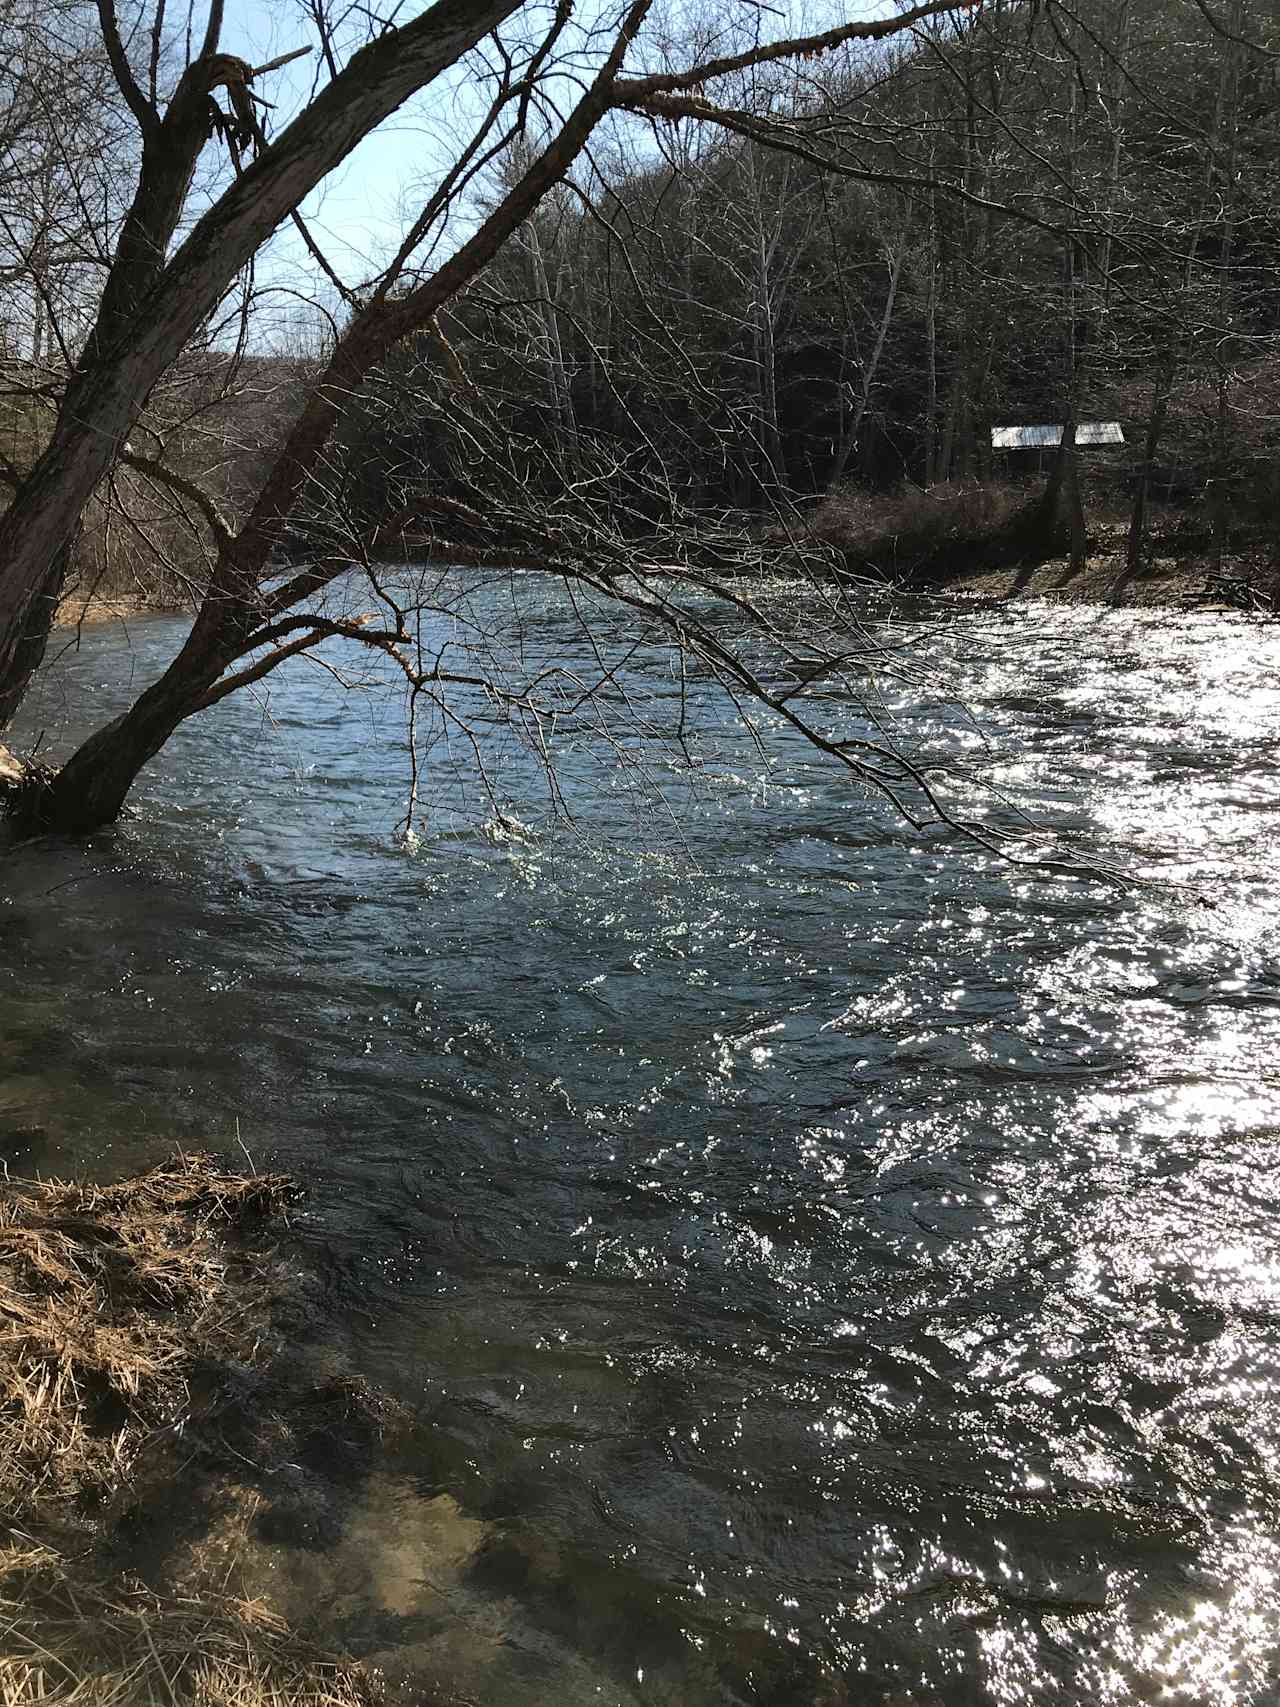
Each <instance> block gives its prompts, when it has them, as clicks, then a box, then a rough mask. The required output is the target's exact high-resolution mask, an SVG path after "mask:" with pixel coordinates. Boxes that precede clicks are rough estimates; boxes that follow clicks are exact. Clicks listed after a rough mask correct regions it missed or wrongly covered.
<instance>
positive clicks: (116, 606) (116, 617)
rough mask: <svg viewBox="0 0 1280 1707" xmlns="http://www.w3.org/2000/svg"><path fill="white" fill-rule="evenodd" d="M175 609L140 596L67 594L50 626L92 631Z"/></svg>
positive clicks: (166, 603) (160, 614) (169, 604)
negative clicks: (112, 623)
mask: <svg viewBox="0 0 1280 1707" xmlns="http://www.w3.org/2000/svg"><path fill="white" fill-rule="evenodd" d="M174 608H175V607H174V606H173V605H172V604H171V603H169V602H167V601H162V600H153V599H147V598H143V597H142V596H141V595H140V594H133V593H129V594H126V593H121V594H104V595H102V596H99V595H98V594H96V593H94V594H90V595H88V596H86V595H85V594H84V593H80V592H73V593H68V594H67V595H66V597H65V598H63V600H62V601H61V603H60V604H59V606H58V609H57V614H56V615H55V616H54V619H53V622H54V627H55V628H93V627H97V626H98V625H99V624H100V623H104V622H128V621H129V620H130V619H131V618H133V617H140V616H163V615H165V614H167V613H171V612H172V611H173V609H174Z"/></svg>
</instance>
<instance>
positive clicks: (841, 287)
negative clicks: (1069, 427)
mask: <svg viewBox="0 0 1280 1707" xmlns="http://www.w3.org/2000/svg"><path fill="white" fill-rule="evenodd" d="M1246 26H1247V27H1246ZM1276 44H1280V23H1278V20H1277V14H1276V8H1275V7H1274V6H1266V7H1259V6H1256V5H1254V6H1249V7H1246V6H1244V5H1243V4H1242V3H1241V0H1228V3H1226V4H1222V5H1218V6H1216V7H1213V6H1210V5H1208V4H1207V3H1206V4H1205V5H1204V6H1201V5H1200V4H1199V0H1074V3H1073V4H1071V5H1064V4H1059V3H1057V0H1054V3H1053V4H1048V3H1044V4H1037V3H1033V0H1022V3H1017V0H988V3H987V4H986V5H984V6H982V7H981V8H979V9H977V10H976V11H975V10H974V9H973V8H969V7H966V8H957V9H956V10H955V11H953V12H950V13H947V14H944V15H942V16H940V17H938V18H935V19H933V20H931V21H929V22H927V23H924V24H921V25H919V26H918V27H917V28H916V30H915V31H914V32H913V33H912V35H911V36H910V37H909V38H905V39H899V40H895V41H894V42H892V43H891V44H889V45H888V46H887V47H886V48H885V49H883V50H882V51H881V52H879V53H877V54H874V55H866V56H863V57H862V58H861V59H860V60H858V61H857V62H849V61H846V62H844V63H842V64H840V65H839V66H838V67H829V66H825V65H820V66H817V67H814V68H812V69H810V68H809V67H808V66H806V65H804V64H803V63H802V64H801V66H800V67H799V68H798V69H797V68H794V67H793V68H788V69H787V71H786V72H785V74H781V75H779V74H775V73H770V74H758V73H756V72H752V73H750V74H748V75H745V76H744V77H743V79H742V80H741V82H740V85H739V86H738V87H737V88H736V89H735V90H734V92H733V100H732V103H731V104H732V108H733V110H732V111H731V112H730V111H724V112H721V113H720V114H719V115H717V113H716V112H715V110H714V107H713V105H712V103H710V102H705V101H700V100H698V99H680V98H672V99H669V100H667V101H665V102H663V101H662V100H661V99H659V100H658V101H657V102H651V103H650V107H649V109H648V111H647V115H646V116H647V122H646V124H644V125H643V126H640V125H638V124H636V123H635V122H632V123H630V124H628V123H626V122H617V121H615V123H614V125H613V127H612V129H611V132H610V135H609V137H608V139H607V141H606V143H605V145H604V146H600V147H598V148H597V149H596V150H595V151H594V152H593V153H592V155H591V156H590V159H589V160H584V161H582V162H580V163H579V166H578V168H577V169H576V170H575V172H574V174H573V175H572V177H571V178H569V179H568V180H566V182H565V183H564V184H562V185H561V186H560V187H559V188H558V189H557V191H556V192H555V194H554V195H551V196H548V197H547V198H545V199H544V200H543V202H542V203H541V205H540V207H539V208H538V210H537V212H536V214H535V215H534V216H533V217H532V218H531V219H530V220H529V221H528V222H527V223H526V225H525V226H524V227H523V229H522V230H521V232H520V233H519V234H518V236H517V238H516V240H515V241H513V242H512V243H510V244H508V245H507V246H506V247H505V248H504V249H503V251H502V252H501V254H500V255H498V256H496V257H495V259H494V260H493V262H492V263H491V264H490V266H489V267H488V268H487V269H486V270H485V272H484V273H483V275H481V276H480V277H479V278H477V279H476V280H475V281H474V283H473V284H472V286H471V287H470V288H469V289H468V290H467V291H466V292H465V293H464V294H463V295H462V296H461V297H460V298H458V299H457V300H455V301H454V302H453V303H451V304H450V305H449V307H448V309H447V310H446V311H445V314H444V316H443V317H442V318H441V320H440V322H439V323H438V326H437V327H436V328H435V329H433V330H430V331H427V332H424V333H422V334H419V335H418V336H417V338H416V339H415V340H413V341H412V342H411V343H410V345H408V346H406V347H404V348H402V349H401V350H400V351H399V352H397V354H396V356H395V357H394V358H393V364H394V365H395V367H396V370H397V371H396V375H395V379H396V381H403V380H405V379H406V378H409V379H411V380H412V382H413V383H412V384H411V385H410V386H409V388H408V389H407V390H404V389H403V387H401V398H400V406H399V408H397V406H396V401H395V396H394V393H395V391H396V389H397V387H396V384H395V383H390V384H389V385H388V388H387V391H386V394H385V395H384V396H383V397H382V399H381V400H380V401H379V402H377V403H374V402H373V401H372V400H370V402H369V403H368V404H367V405H364V406H360V407H358V408H357V409H356V411H355V412H354V414H353V417H352V419H351V420H350V421H349V422H348V423H347V425H346V428H345V430H344V439H345V443H346V444H347V446H348V448H349V450H350V451H351V452H352V453H353V454H352V456H351V458H350V466H352V467H355V468H358V469H359V471H360V490H359V492H358V498H359V501H360V503H361V504H362V505H364V506H366V507H367V508H368V509H369V510H370V511H372V512H374V513H377V512H379V511H381V512H383V513H389V512H391V511H392V510H394V509H395V508H396V507H397V506H398V505H399V504H401V503H408V502H412V497H413V493H414V492H415V490H417V489H418V488H420V486H421V484H422V479H423V476H424V474H425V475H427V476H428V477H429V478H430V480H431V481H432V482H435V483H440V482H443V485H444V488H445V489H447V490H448V491H450V492H451V493H452V495H453V496H454V497H456V498H458V499H464V500H476V501H482V497H483V493H482V490H481V488H482V485H483V481H481V482H480V483H479V484H476V485H473V484H472V483H471V482H470V481H469V478H468V470H470V469H472V468H473V467H474V466H475V464H474V458H473V457H472V455H471V452H470V450H469V449H468V446H467V443H466V434H465V432H464V433H462V434H459V433H458V432H457V431H455V430H454V427H453V425H452V424H451V419H450V414H451V411H450V409H449V408H448V407H445V406H444V405H443V403H442V406H441V407H440V409H439V410H432V409H431V408H430V407H429V398H430V395H431V393H432V388H433V376H434V380H435V383H436V386H437V389H438V390H439V391H440V394H441V396H442V397H443V395H444V392H446V391H447V390H448V388H449V387H450V386H451V385H452V383H453V376H454V374H455V372H456V371H458V370H460V371H461V373H462V374H463V375H464V376H465V380H466V383H467V384H468V385H469V386H470V387H472V388H473V390H474V393H475V395H476V396H478V397H481V398H483V399H484V405H485V408H486V410H487V411H489V412H490V413H491V414H494V415H496V416H497V417H499V418H500V419H501V421H502V423H503V424H504V426H505V428H506V429H507V431H508V432H509V434H510V435H511V438H512V441H513V443H519V444H523V445H524V446H525V447H526V454H525V456H524V458H523V460H521V459H520V458H519V457H517V458H516V466H517V470H518V475H519V478H521V479H523V480H525V481H526V482H529V481H532V482H535V483H537V482H540V483H541V485H542V488H543V490H544V491H546V492H548V493H549V492H550V491H552V490H553V489H554V488H555V487H556V486H557V485H558V484H560V483H562V482H563V481H565V480H571V479H572V478H573V476H574V473H575V471H578V472H583V471H584V470H586V469H587V468H588V467H589V468H590V469H591V470H592V478H593V479H604V480H607V481H609V482H610V483H611V489H612V490H613V491H614V492H615V493H616V494H617V495H618V496H619V498H623V497H625V498H626V500H627V501H628V502H629V503H631V504H633V505H634V509H635V516H636V522H637V525H638V526H640V525H644V524H645V523H647V522H652V521H653V520H654V519H655V518H656V516H657V515H658V514H659V513H661V512H662V511H663V510H664V508H670V507H674V506H679V507H681V508H683V509H686V510H689V511H694V512H697V511H700V510H712V511H755V512H766V513H767V512H769V511H770V510H772V509H778V510H785V509H786V508H787V507H788V505H789V504H790V503H791V502H792V501H793V500H794V499H796V498H806V497H812V496H814V495H819V494H822V493H824V492H827V491H828V490H830V489H831V488H833V487H838V486H841V485H848V486H853V487H865V488H871V489H878V490H887V489H891V488H894V487H897V486H900V485H901V484H902V483H903V482H909V483H912V484H914V485H918V486H920V487H930V486H933V485H935V484H936V483H939V482H948V481H973V480H980V481H990V480H992V479H994V478H998V477H1002V476H1003V477H1007V476H1008V475H1009V474H1010V473H1014V474H1017V473H1018V472H1019V462H1018V459H1017V458H1014V459H1013V460H1012V463H1010V461H1009V459H1002V458H1001V457H1000V456H999V455H993V452H992V448H991V438H990V429H991V427H992V426H993V425H994V424H1000V423H1015V422H1024V423H1030V422H1047V423H1061V422H1064V421H1066V420H1068V419H1071V420H1073V421H1085V420H1098V419H1103V420H1111V419H1118V420H1120V421H1121V422H1122V423H1123V426H1124V430H1125V434H1126V438H1127V441H1128V446H1127V449H1126V451H1124V452H1123V453H1120V454H1118V455H1115V456H1113V457H1112V458H1111V459H1110V460H1109V461H1105V460H1104V461H1100V462H1099V464H1098V469H1097V474H1098V477H1100V478H1101V479H1103V480H1104V481H1105V482H1106V483H1107V485H1108V487H1109V496H1110V498H1111V500H1112V501H1113V502H1115V503H1121V502H1122V503H1123V504H1125V505H1127V506H1133V507H1134V508H1135V509H1136V510H1137V512H1138V518H1137V519H1138V527H1139V533H1141V529H1142V527H1143V525H1144V523H1145V520H1146V515H1147V512H1148V509H1149V503H1150V500H1151V499H1152V497H1154V498H1156V499H1162V500H1164V501H1166V502H1169V501H1172V502H1174V503H1176V504H1179V505H1181V506H1183V507H1184V508H1187V509H1190V508H1192V507H1199V509H1200V513H1201V515H1202V517H1203V519H1204V521H1205V523H1206V525H1209V526H1211V528H1212V530H1213V532H1214V533H1215V535H1217V536H1218V537H1219V538H1220V539H1226V538H1228V537H1229V536H1230V535H1231V534H1232V533H1233V531H1234V532H1236V533H1239V532H1241V531H1245V532H1249V531H1258V530H1261V531H1263V532H1267V531H1268V530H1270V529H1271V528H1272V527H1273V524H1274V523H1275V522H1276V520H1277V519H1280V490H1278V489H1277V476H1276V473H1275V468H1276V461H1275V452H1276V450H1277V448H1278V440H1280V433H1278V432H1277V412H1278V411H1277V405H1276V403H1275V401H1274V397H1275V379H1276V376H1277V374H1278V373H1280V367H1278V366H1277V354H1278V346H1277V341H1276V340H1277V334H1278V333H1280V320H1278V315H1280V225H1278V219H1280V101H1278V99H1277V94H1278V90H1277V66H1278V65H1280V58H1277V56H1276V51H1275V48H1276ZM728 104H729V103H727V102H726V106H727V105H728ZM1024 460H1025V459H1024ZM354 495H355V494H353V496H354Z"/></svg>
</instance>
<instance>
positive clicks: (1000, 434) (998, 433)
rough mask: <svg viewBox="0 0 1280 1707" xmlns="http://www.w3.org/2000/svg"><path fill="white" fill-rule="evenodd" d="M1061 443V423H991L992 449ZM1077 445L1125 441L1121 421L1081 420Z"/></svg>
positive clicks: (1047, 447) (1038, 447)
mask: <svg viewBox="0 0 1280 1707" xmlns="http://www.w3.org/2000/svg"><path fill="white" fill-rule="evenodd" d="M1061 443H1062V423H1061V422H1060V421H1059V422H1058V423H1057V424H1056V425H1055V426H1047V427H992V429H991V448H992V450H1052V449H1053V447H1054V446H1055V445H1059V444H1061ZM1076 443H1077V444H1078V445H1122V444H1123V443H1124V434H1123V432H1121V430H1120V423H1119V421H1078V422H1077V423H1076Z"/></svg>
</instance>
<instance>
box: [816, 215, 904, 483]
mask: <svg viewBox="0 0 1280 1707" xmlns="http://www.w3.org/2000/svg"><path fill="white" fill-rule="evenodd" d="M906 247H907V245H906V237H905V234H904V236H903V240H902V242H901V244H900V245H899V246H898V249H897V251H896V253H894V254H893V255H891V256H890V258H889V283H888V288H887V290H886V293H885V299H884V312H883V313H882V314H881V316H880V325H879V326H878V328H877V329H876V341H875V343H874V345H873V346H872V349H871V355H870V358H869V359H868V361H867V363H866V365H865V366H864V367H863V370H862V390H861V392H860V394H859V396H858V401H857V403H856V404H855V405H854V410H853V416H852V418H851V419H850V422H849V425H848V427H847V428H846V429H845V432H844V436H843V438H842V439H841V442H840V447H839V449H838V450H837V452H836V460H835V466H834V468H833V469H832V471H831V478H830V480H829V481H828V482H827V489H828V491H832V490H834V489H835V487H837V486H838V485H839V484H840V482H841V481H842V480H843V479H844V472H845V469H846V468H847V467H848V464H849V457H850V455H851V453H852V452H853V449H854V447H855V445H856V444H857V442H858V434H859V432H860V431H861V429H862V422H863V418H864V417H865V415H866V413H867V406H868V405H869V403H870V402H871V392H872V389H873V387H874V386H875V383H876V373H877V372H878V370H879V367H880V357H881V356H882V355H883V354H884V344H885V339H886V338H887V337H888V335H889V327H890V324H891V323H892V320H893V308H894V304H895V302H896V301H897V298H898V279H899V277H900V276H901V273H902V261H903V256H904V255H905V254H906Z"/></svg>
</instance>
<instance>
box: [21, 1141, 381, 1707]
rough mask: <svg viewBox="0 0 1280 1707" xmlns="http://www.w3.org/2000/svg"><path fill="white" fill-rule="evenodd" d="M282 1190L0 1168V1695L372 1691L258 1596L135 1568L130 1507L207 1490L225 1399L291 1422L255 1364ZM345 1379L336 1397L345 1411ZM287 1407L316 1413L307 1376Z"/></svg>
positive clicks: (201, 1698)
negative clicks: (84, 1178) (250, 1376)
mask: <svg viewBox="0 0 1280 1707" xmlns="http://www.w3.org/2000/svg"><path fill="white" fill-rule="evenodd" d="M293 1195H294V1192H293V1188H292V1187H291V1185H290V1184H289V1182H288V1181H287V1180H284V1179H282V1178H280V1177H278V1176H273V1175H248V1176H247V1175H244V1174H239V1173H236V1172H233V1171H231V1170H229V1169H227V1168H224V1167H223V1166H222V1165H221V1164H219V1163H218V1162H217V1161H216V1160H214V1159H213V1158H211V1157H209V1156H207V1155H181V1154H180V1155H178V1156H176V1157H175V1158H174V1159H173V1161H171V1162H169V1163H166V1164H164V1165H162V1166H161V1167H158V1168H154V1169H151V1170H149V1171H148V1172H146V1173H144V1174H141V1175H139V1176H137V1177H136V1178H134V1179H131V1180H126V1181H123V1182H121V1183H118V1184H114V1185H107V1186H96V1185H83V1184H75V1183H69V1182H65V1181H49V1180H43V1181H42V1180H21V1181H16V1180H10V1179H5V1180H4V1181H3V1182H0V1521H2V1523H3V1533H2V1534H0V1703H3V1704H4V1707H28V1704H29V1703H30V1704H34V1703H36V1702H40V1703H64V1702H65V1703H75V1704H77V1707H78V1704H80V1703H90V1702H92V1703H94V1704H95V1707H115V1704H117V1703H119V1704H120V1707H124V1704H125V1703H134V1702H144V1701H146V1702H150V1701H154V1702H162V1703H166V1704H167V1707H187V1704H188V1703H191V1704H193V1707H194V1704H196V1703H199V1704H201V1707H232V1704H235V1707H268V1704H276V1703H280V1704H283V1703H285V1702H288V1703H290V1704H291V1707H366V1704H368V1703H370V1702H372V1701H374V1700H375V1699H377V1698H378V1697H379V1694H380V1688H379V1682H378V1679H377V1678H376V1676H374V1675H373V1674H371V1673H369V1672H367V1671H365V1670H364V1669H362V1668H361V1667H360V1666H359V1665H358V1664H356V1663H355V1662H353V1661H349V1660H345V1659H343V1658H341V1657H336V1656H334V1655H332V1654H330V1653H328V1652H327V1651H326V1650H325V1648H324V1646H323V1645H322V1644H321V1643H320V1642H319V1641H318V1640H317V1639H315V1638H314V1637H313V1636H312V1635H310V1634H309V1633H308V1632H305V1631H301V1630H294V1629H291V1628H290V1627H289V1626H288V1625H287V1624H286V1623H285V1621H284V1619H283V1618H282V1617H281V1616H280V1615H279V1614H278V1612H277V1611H276V1610H275V1609H274V1608H273V1607H272V1606H271V1605H269V1604H266V1603H264V1602H263V1601H261V1600H257V1601H250V1600H246V1599H244V1598H242V1597H240V1596H237V1595H236V1594H235V1593H234V1592H231V1591H230V1590H229V1589H228V1588H227V1587H226V1586H225V1583H223V1582H220V1581H218V1580H216V1579H215V1580H209V1581H201V1580H199V1579H198V1578H196V1579H193V1578H192V1577H191V1575H190V1573H189V1572H188V1574H187V1575H186V1576H185V1577H184V1579H183V1580H182V1581H181V1582H173V1583H166V1582H165V1581H164V1580H163V1579H162V1578H161V1579H160V1580H157V1578H156V1576H155V1573H153V1572H152V1573H147V1572H145V1571H142V1570H139V1569H138V1568H137V1548H136V1545H135V1540H134V1538H135V1536H136V1532H137V1530H138V1528H139V1523H140V1519H141V1520H142V1522H143V1524H144V1526H145V1523H146V1522H147V1521H151V1520H152V1519H153V1518H154V1516H156V1515H158V1514H164V1513H168V1512H170V1511H174V1510H176V1511H182V1510H183V1509H185V1508H187V1507H189V1506H190V1503H191V1496H192V1488H193V1481H192V1478H193V1476H196V1475H198V1476H199V1477H200V1478H201V1480H202V1482H203V1484H204V1486H203V1488H202V1492H201V1497H204V1494H205V1492H207V1489H208V1487H209V1486H210V1485H211V1484H216V1480H217V1476H218V1455H219V1450H220V1447H221V1442H222V1440H223V1437H224V1434H226V1433H231V1432H232V1428H231V1426H230V1425H229V1423H228V1407H230V1406H235V1407H237V1414H236V1416H235V1420H234V1428H235V1429H238V1430H240V1431H241V1433H243V1430H244V1428H245V1426H246V1418H245V1416H244V1414H243V1413H244V1409H245V1407H246V1405H250V1406H251V1405H252V1403H253V1397H252V1395H253V1394H254V1392H255V1391H256V1392H258V1393H260V1394H262V1395H263V1398H262V1401H261V1402H262V1403H263V1405H264V1406H269V1408H270V1412H271V1414H270V1419H269V1424H270V1426H271V1427H272V1428H277V1429H278V1428H279V1427H281V1426H287V1412H288V1404H289V1400H288V1395H287V1393H284V1395H283V1397H282V1391H283V1390H282V1389H281V1387H280V1386H278V1385H276V1386H272V1384H271V1381H270V1378H269V1373H270V1366H271V1364H272V1362H273V1360H277V1359H278V1358H279V1354H280V1352H281V1350H282V1345H281V1342H280V1340H279V1337H278V1335H277V1333H276V1331H275V1329H274V1328H273V1313H274V1309H275V1300H276V1297H277V1295H278V1292H279V1287H280V1278H279V1272H278V1263H277V1259H276V1257H275V1255H274V1252H273V1247H272V1242H271V1228H272V1226H273V1224H278V1222H279V1220H280V1218H281V1217H282V1215H283V1213H284V1211H285V1208H286V1206H287V1204H288V1202H289V1201H290V1199H291V1197H292V1196H293ZM248 1370H254V1371H257V1372H258V1374H257V1376H256V1377H255V1380H254V1381H246V1379H245V1375H244V1372H245V1371H248ZM255 1383H256V1384H255ZM349 1386H350V1384H348V1387H347V1390H345V1391H344V1393H343V1395H342V1397H341V1399H340V1400H336V1399H335V1402H337V1403H340V1404H341V1405H350V1403H351V1401H352V1395H351V1392H350V1390H349ZM305 1401H306V1403H307V1405H308V1406H309V1407H311V1410H310V1413H309V1420H310V1421H314V1408H315V1404H316V1392H315V1390H314V1388H313V1389H310V1390H309V1391H307V1393H306V1394H305ZM282 1418H284V1419H285V1421H284V1424H282V1420H281V1419H282ZM261 1423H262V1426H264V1427H265V1426H267V1418H266V1417H265V1415H264V1418H263V1419H261Z"/></svg>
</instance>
